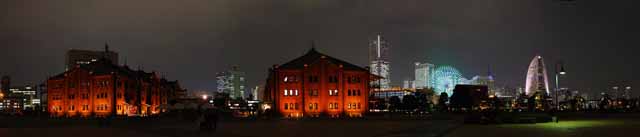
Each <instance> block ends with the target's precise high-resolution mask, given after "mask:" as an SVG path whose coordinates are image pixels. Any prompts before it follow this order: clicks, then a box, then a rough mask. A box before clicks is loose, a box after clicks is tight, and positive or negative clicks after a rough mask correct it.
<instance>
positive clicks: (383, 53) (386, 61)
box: [369, 34, 391, 89]
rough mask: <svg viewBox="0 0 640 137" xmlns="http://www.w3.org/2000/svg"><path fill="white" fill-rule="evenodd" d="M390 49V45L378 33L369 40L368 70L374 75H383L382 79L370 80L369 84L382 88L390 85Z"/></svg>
mask: <svg viewBox="0 0 640 137" xmlns="http://www.w3.org/2000/svg"><path fill="white" fill-rule="evenodd" d="M390 49H391V45H390V44H389V42H387V41H385V40H384V39H383V38H382V36H380V34H378V35H377V36H376V39H374V40H372V41H371V42H370V44H369V59H370V62H371V66H370V69H369V71H370V72H371V73H372V74H374V75H378V76H381V77H383V79H380V80H376V81H373V82H371V85H374V86H376V87H380V88H383V89H384V88H390V87H391V66H390V64H391V58H390Z"/></svg>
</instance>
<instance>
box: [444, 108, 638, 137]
mask: <svg viewBox="0 0 640 137" xmlns="http://www.w3.org/2000/svg"><path fill="white" fill-rule="evenodd" d="M445 136H446V137H478V136H503V137H516V136H517V137H637V136H640V114H637V113H636V114H582V113H574V114H564V115H563V116H562V118H561V119H560V122H558V123H537V124H492V125H479V124H465V125H463V126H460V127H458V128H456V129H455V130H454V131H453V132H450V133H448V134H447V135H445Z"/></svg>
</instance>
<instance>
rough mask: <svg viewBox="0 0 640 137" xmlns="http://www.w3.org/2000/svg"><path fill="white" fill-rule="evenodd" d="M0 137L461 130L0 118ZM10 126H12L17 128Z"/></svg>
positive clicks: (319, 135)
mask: <svg viewBox="0 0 640 137" xmlns="http://www.w3.org/2000/svg"><path fill="white" fill-rule="evenodd" d="M0 121H3V123H4V124H0V137H83V136H85V137H89V136H87V135H90V137H205V136H207V137H214V136H218V137H328V136H331V137H401V136H407V137H412V136H421V137H431V136H442V135H444V133H446V131H447V130H449V129H453V128H454V127H455V126H457V125H461V122H459V121H458V120H453V119H450V118H443V119H431V118H430V119H405V118H394V119H387V118H378V119H367V120H365V119H350V120H345V119H340V120H336V119H313V120H308V119H307V120H284V119H274V120H257V121H256V120H224V121H221V122H220V123H219V129H218V130H217V131H215V132H203V131H199V130H198V127H197V124H196V123H195V122H189V121H184V120H182V121H177V120H170V119H156V120H148V119H147V120H137V119H134V120H116V121H114V122H113V123H112V124H111V125H110V126H107V127H104V126H98V124H97V123H98V121H97V120H70V119H34V118H23V119H6V118H5V119H0ZM6 122H9V123H14V125H13V126H11V125H7V124H6Z"/></svg>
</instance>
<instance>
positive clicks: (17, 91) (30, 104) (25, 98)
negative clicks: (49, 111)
mask: <svg viewBox="0 0 640 137" xmlns="http://www.w3.org/2000/svg"><path fill="white" fill-rule="evenodd" d="M9 91H11V92H10V93H9V94H10V95H11V96H13V97H14V98H21V99H22V101H21V102H20V103H22V104H21V106H22V108H23V109H24V110H36V109H37V108H36V107H37V106H40V98H38V95H37V89H36V87H34V86H30V85H27V86H21V87H13V88H11V89H9Z"/></svg>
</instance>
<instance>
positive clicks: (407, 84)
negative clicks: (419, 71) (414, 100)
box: [402, 80, 416, 89]
mask: <svg viewBox="0 0 640 137" xmlns="http://www.w3.org/2000/svg"><path fill="white" fill-rule="evenodd" d="M402 88H413V89H415V88H416V85H415V81H413V80H405V81H404V82H403V85H402Z"/></svg>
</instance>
